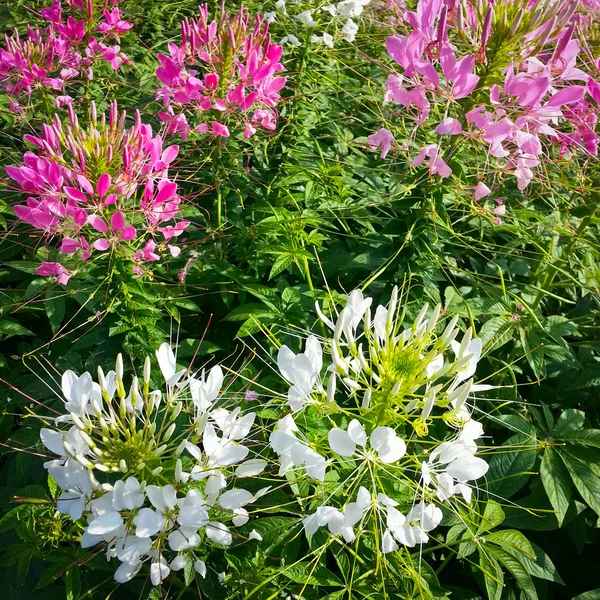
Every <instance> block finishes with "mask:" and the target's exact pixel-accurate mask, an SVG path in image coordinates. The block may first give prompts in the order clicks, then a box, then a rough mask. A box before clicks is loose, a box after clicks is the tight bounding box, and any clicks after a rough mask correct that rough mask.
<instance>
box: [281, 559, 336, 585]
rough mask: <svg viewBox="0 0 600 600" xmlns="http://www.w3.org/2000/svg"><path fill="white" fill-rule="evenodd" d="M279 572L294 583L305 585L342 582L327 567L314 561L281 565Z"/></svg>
mask: <svg viewBox="0 0 600 600" xmlns="http://www.w3.org/2000/svg"><path fill="white" fill-rule="evenodd" d="M281 574H282V575H283V576H284V577H286V578H287V579H290V580H292V581H293V582H294V583H302V584H307V585H335V586H343V585H344V584H343V583H342V582H341V581H340V580H339V579H338V578H337V577H336V576H335V575H334V574H333V573H332V572H331V571H330V570H329V569H327V568H325V567H324V566H322V565H315V564H314V563H296V564H293V565H290V566H289V567H283V568H282V569H281Z"/></svg>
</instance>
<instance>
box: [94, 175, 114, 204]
mask: <svg viewBox="0 0 600 600" xmlns="http://www.w3.org/2000/svg"><path fill="white" fill-rule="evenodd" d="M110 183H111V180H110V175H109V174H108V173H103V174H102V175H100V177H98V182H97V183H96V192H97V193H98V196H100V198H104V195H105V194H106V192H107V191H108V188H109V187H110Z"/></svg>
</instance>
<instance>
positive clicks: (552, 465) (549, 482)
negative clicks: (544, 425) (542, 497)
mask: <svg viewBox="0 0 600 600" xmlns="http://www.w3.org/2000/svg"><path fill="white" fill-rule="evenodd" d="M540 477H541V479H542V484H543V486H544V489H545V490H546V494H548V499H549V500H550V504H552V508H553V509H554V511H555V512H556V518H557V519H558V524H559V525H562V524H563V521H564V520H565V515H566V514H567V510H568V508H569V503H570V502H571V478H570V477H569V472H568V471H567V469H566V468H565V465H564V464H563V463H562V461H561V460H560V457H559V456H558V453H557V451H556V450H555V449H554V448H552V446H548V447H547V448H546V450H545V451H544V454H543V455H542V462H541V465H540Z"/></svg>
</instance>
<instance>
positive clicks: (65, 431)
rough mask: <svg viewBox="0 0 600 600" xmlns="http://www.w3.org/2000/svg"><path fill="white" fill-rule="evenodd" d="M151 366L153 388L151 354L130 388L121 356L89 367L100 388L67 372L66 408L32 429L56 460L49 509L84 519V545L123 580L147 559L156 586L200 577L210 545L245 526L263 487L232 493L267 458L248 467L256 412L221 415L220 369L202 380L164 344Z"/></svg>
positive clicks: (50, 465)
mask: <svg viewBox="0 0 600 600" xmlns="http://www.w3.org/2000/svg"><path fill="white" fill-rule="evenodd" d="M157 360H158V363H159V366H160V369H161V373H162V375H163V378H164V383H165V388H166V389H165V388H163V389H162V390H161V389H151V367H150V359H149V358H147V359H146V361H145V364H144V369H143V377H142V379H141V380H139V379H138V377H136V376H134V377H133V379H132V381H131V386H130V387H129V389H128V390H126V388H125V385H124V381H123V361H122V358H121V356H120V355H119V357H118V359H117V362H116V366H115V369H114V371H109V372H108V373H106V374H105V373H104V372H103V371H102V369H101V368H99V369H98V378H97V381H94V380H93V378H92V376H91V374H90V373H84V374H83V375H76V374H75V373H73V372H72V371H66V372H65V373H64V374H63V376H62V385H61V387H62V393H63V402H64V409H65V413H64V414H63V415H61V416H59V417H57V418H56V420H55V428H49V427H44V428H42V429H41V431H40V439H41V441H42V443H43V444H44V446H45V447H46V448H47V449H48V450H49V451H50V452H51V453H53V454H54V455H56V458H54V459H53V460H50V461H48V462H46V463H45V465H44V466H45V467H46V469H47V470H48V473H49V475H50V476H51V477H52V478H53V479H54V480H55V481H56V483H57V484H58V486H59V487H60V488H61V489H62V490H63V491H62V493H61V494H60V495H59V497H58V499H57V510H58V512H60V513H63V514H68V515H70V516H71V518H72V519H73V520H74V521H78V520H80V519H84V520H85V523H84V532H83V535H82V538H81V546H82V547H83V548H89V547H92V546H96V545H98V544H102V545H103V546H104V548H105V549H106V557H107V560H110V559H113V558H116V559H117V560H118V561H119V562H120V566H119V567H118V568H117V570H116V572H115V580H116V581H118V582H121V583H123V582H126V581H129V580H130V579H132V578H133V577H134V576H135V575H136V574H137V573H138V572H139V571H140V569H141V568H142V566H143V564H144V563H147V564H148V565H149V573H150V579H151V581H152V583H153V584H154V585H159V584H161V582H162V581H163V580H164V579H165V578H166V577H167V576H168V575H169V573H170V571H171V570H179V569H181V568H183V567H184V566H185V565H186V564H190V565H193V566H194V568H195V569H196V571H197V572H198V573H199V574H200V575H201V576H203V577H204V576H206V563H205V562H204V561H205V559H206V556H207V553H208V549H209V547H210V544H216V545H218V546H230V545H231V544H232V543H233V536H234V533H233V532H232V528H235V527H239V526H241V525H243V524H245V523H246V522H248V520H249V519H250V515H249V513H248V507H249V506H250V505H251V504H252V503H254V502H255V501H256V500H257V499H259V498H261V497H262V496H263V495H265V494H266V493H267V492H268V491H269V489H270V488H268V487H267V488H261V489H259V490H258V491H255V492H250V491H248V490H246V489H244V488H243V487H242V486H240V485H238V486H235V485H234V486H233V487H229V486H231V483H232V481H239V482H240V483H241V482H242V481H243V479H244V478H247V477H252V476H254V475H258V474H260V473H261V472H262V470H263V469H264V468H265V467H266V464H267V463H266V461H264V460H262V459H260V458H258V457H255V456H253V457H251V458H249V459H248V460H246V459H247V458H248V456H249V454H250V452H251V451H250V449H249V447H248V446H247V445H246V443H247V442H248V440H249V439H250V438H251V436H252V431H253V426H254V420H255V414H254V413H253V412H248V413H246V414H244V415H242V414H241V409H240V407H239V406H237V407H236V408H235V409H234V410H233V411H229V410H228V409H226V408H225V405H226V404H227V399H225V398H224V397H223V396H222V394H221V392H220V391H219V390H220V389H221V387H222V385H223V377H222V374H221V370H220V367H218V366H216V367H213V369H212V370H211V373H210V375H209V377H208V379H206V378H205V377H204V376H202V377H201V378H200V379H199V378H197V377H196V376H195V375H193V374H191V373H190V372H189V371H188V370H179V371H178V370H177V369H176V360H175V356H174V353H173V351H172V350H171V348H170V346H169V345H168V344H163V345H162V346H161V347H160V348H159V350H158V351H157ZM192 390H193V391H192ZM200 390H203V391H204V393H202V392H200ZM217 403H220V404H221V405H220V406H218V407H217V406H216V404H217ZM228 487H229V489H226V488H228ZM257 535H258V534H255V535H254V536H253V537H252V539H258V538H257V537H256V536H257ZM259 537H260V536H259ZM240 539H241V541H244V540H246V539H248V538H245V537H240ZM207 541H208V542H207Z"/></svg>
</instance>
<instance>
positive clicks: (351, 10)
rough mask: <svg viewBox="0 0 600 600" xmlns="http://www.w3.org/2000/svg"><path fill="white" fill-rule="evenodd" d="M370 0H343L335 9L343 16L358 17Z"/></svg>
mask: <svg viewBox="0 0 600 600" xmlns="http://www.w3.org/2000/svg"><path fill="white" fill-rule="evenodd" d="M370 1H371V0H343V1H342V2H340V3H339V4H338V5H337V10H338V12H339V13H340V15H342V16H344V17H358V16H360V15H361V14H362V12H363V9H364V7H365V6H366V5H367V4H369V2H370Z"/></svg>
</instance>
